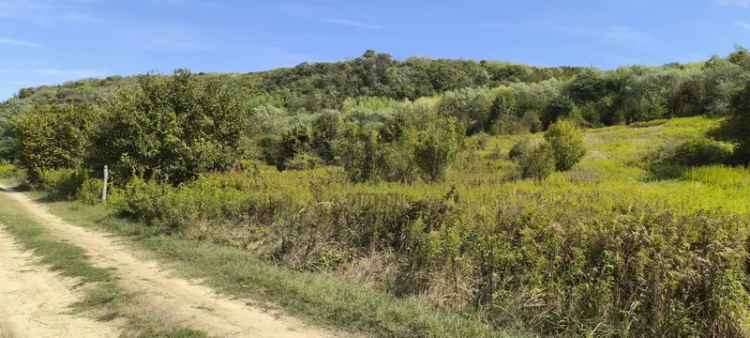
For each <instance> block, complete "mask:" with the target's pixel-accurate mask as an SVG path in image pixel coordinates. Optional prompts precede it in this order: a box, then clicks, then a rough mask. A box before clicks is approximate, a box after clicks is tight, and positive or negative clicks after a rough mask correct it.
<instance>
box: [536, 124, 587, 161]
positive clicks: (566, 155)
mask: <svg viewBox="0 0 750 338" xmlns="http://www.w3.org/2000/svg"><path fill="white" fill-rule="evenodd" d="M544 138H545V140H547V142H549V144H550V146H551V147H552V151H553V152H554V156H555V167H556V168H557V170H560V171H568V170H570V169H571V168H573V166H574V165H576V163H578V162H579V161H580V160H581V159H583V156H585V155H586V146H585V144H584V141H583V133H582V132H581V130H580V129H578V127H577V126H576V125H575V124H574V123H573V122H571V121H559V122H557V123H555V124H553V125H552V126H551V127H550V128H549V130H547V132H546V133H545V134H544Z"/></svg>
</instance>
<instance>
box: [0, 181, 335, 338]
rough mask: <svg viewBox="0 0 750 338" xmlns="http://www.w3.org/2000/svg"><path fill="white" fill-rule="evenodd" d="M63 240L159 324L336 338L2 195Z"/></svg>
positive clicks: (283, 337) (18, 197) (260, 336)
mask: <svg viewBox="0 0 750 338" xmlns="http://www.w3.org/2000/svg"><path fill="white" fill-rule="evenodd" d="M0 193H2V194H6V195H7V196H8V197H9V198H11V199H13V200H15V201H16V202H18V204H19V207H22V208H24V209H25V210H26V211H27V212H28V213H29V214H30V215H32V216H33V217H35V218H37V219H38V220H39V221H41V222H42V224H44V225H45V226H46V227H47V229H48V230H49V232H50V233H51V234H52V235H53V236H55V237H57V238H60V239H62V240H66V241H68V242H69V243H71V244H74V245H77V246H79V247H81V248H83V249H84V250H85V251H86V253H87V254H88V256H89V260H90V262H91V264H92V265H94V266H96V267H100V268H106V269H111V270H113V273H114V274H115V275H116V276H117V277H118V279H119V281H120V283H119V284H120V287H121V288H123V289H125V290H126V291H128V292H131V293H133V294H135V295H136V297H137V299H136V304H138V305H139V306H143V307H146V309H145V310H146V311H148V312H149V313H154V314H158V315H160V316H162V318H160V320H164V321H167V322H170V323H175V324H179V325H182V326H186V327H190V328H193V329H198V330H203V331H206V332H207V333H208V334H209V335H211V336H216V337H254V338H256V337H257V338H264V337H265V338H297V337H299V338H302V337H310V338H316V337H338V335H336V334H334V333H332V332H328V331H326V330H322V329H318V328H314V327H311V326H309V325H306V324H304V323H302V322H301V321H299V320H297V319H294V318H291V317H287V316H283V315H282V314H281V313H278V312H273V311H267V310H263V309H259V308H256V307H253V306H250V305H248V304H252V302H250V301H248V300H245V301H242V300H236V299H228V298H227V297H225V296H222V295H219V294H217V293H216V292H215V291H213V290H212V289H210V288H208V287H206V286H203V285H200V284H198V283H196V282H192V281H188V280H186V279H182V278H177V277H174V276H172V275H171V274H170V273H169V272H167V271H165V270H163V269H162V268H161V267H160V266H159V264H157V263H156V262H155V261H150V260H145V259H143V258H142V257H141V256H142V255H138V254H137V253H136V252H135V251H133V250H132V249H131V248H129V247H127V246H125V245H123V244H121V243H118V242H116V241H115V240H113V239H112V238H110V237H108V236H107V235H105V234H103V233H99V232H96V231H91V230H88V229H84V228H82V227H79V226H75V225H72V224H68V223H66V222H65V221H63V220H62V219H60V218H59V217H57V216H55V215H52V214H50V213H49V212H48V211H47V210H45V208H44V207H43V206H41V205H40V204H38V203H36V202H34V201H33V200H31V199H30V198H29V197H28V196H26V195H25V194H23V193H20V192H15V191H12V190H7V189H6V190H3V191H2V192H0Z"/></svg>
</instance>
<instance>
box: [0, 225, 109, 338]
mask: <svg viewBox="0 0 750 338" xmlns="http://www.w3.org/2000/svg"><path fill="white" fill-rule="evenodd" d="M74 283H75V281H73V280H66V279H64V278H62V277H60V276H59V275H57V274H55V273H53V272H50V271H48V270H47V269H46V268H45V267H42V266H39V265H35V264H33V261H32V257H31V254H30V253H28V252H23V251H22V250H21V249H20V248H18V247H17V246H16V245H15V244H14V242H13V239H12V238H10V237H9V236H8V235H6V234H4V233H2V232H0V338H26V337H28V338H47V337H49V338H53V337H54V338H57V337H87V338H88V337H90V338H98V337H103V338H106V337H118V336H119V332H118V330H117V328H116V327H114V325H112V323H103V322H97V321H94V320H92V319H88V318H83V317H80V316H75V315H72V314H70V305H72V304H74V303H75V302H78V301H80V300H81V299H80V297H79V295H76V294H74V293H73V292H72V291H71V289H72V285H73V284H74ZM110 325H112V326H110Z"/></svg>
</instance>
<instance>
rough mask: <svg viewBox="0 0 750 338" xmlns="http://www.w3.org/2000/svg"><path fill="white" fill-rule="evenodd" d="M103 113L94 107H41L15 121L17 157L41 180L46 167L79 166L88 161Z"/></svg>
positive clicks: (33, 178)
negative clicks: (89, 151) (88, 153)
mask: <svg viewBox="0 0 750 338" xmlns="http://www.w3.org/2000/svg"><path fill="white" fill-rule="evenodd" d="M100 118H101V113H100V112H99V111H98V110H96V109H94V108H93V107H91V106H72V105H62V106H38V107H34V109H33V110H32V111H30V112H27V113H23V114H21V115H18V116H16V118H15V119H14V120H13V124H14V129H13V130H14V133H15V139H16V144H17V148H16V152H17V154H16V157H17V158H18V162H19V164H20V165H21V166H22V167H23V168H25V169H27V173H28V178H29V180H30V181H31V182H32V183H38V181H39V180H40V179H41V178H40V176H41V175H42V172H44V171H47V170H56V169H65V168H78V167H82V166H83V165H84V164H86V163H85V159H86V156H87V152H88V150H89V147H90V146H91V139H92V137H93V135H94V132H95V131H96V126H97V125H98V123H99V122H98V121H99V120H100Z"/></svg>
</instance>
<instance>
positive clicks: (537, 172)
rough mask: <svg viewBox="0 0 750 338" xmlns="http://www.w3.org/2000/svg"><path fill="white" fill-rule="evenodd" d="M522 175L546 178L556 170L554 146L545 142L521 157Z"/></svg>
mask: <svg viewBox="0 0 750 338" xmlns="http://www.w3.org/2000/svg"><path fill="white" fill-rule="evenodd" d="M518 163H519V165H520V167H521V177H523V178H533V179H536V180H540V181H541V180H544V179H545V178H547V177H548V176H549V175H551V174H552V173H553V172H554V171H555V154H554V151H553V150H552V147H551V146H550V145H549V144H548V143H546V142H544V143H542V144H540V145H538V146H536V147H534V149H532V150H531V151H529V153H528V154H527V155H526V156H521V158H520V159H519V162H518Z"/></svg>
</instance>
